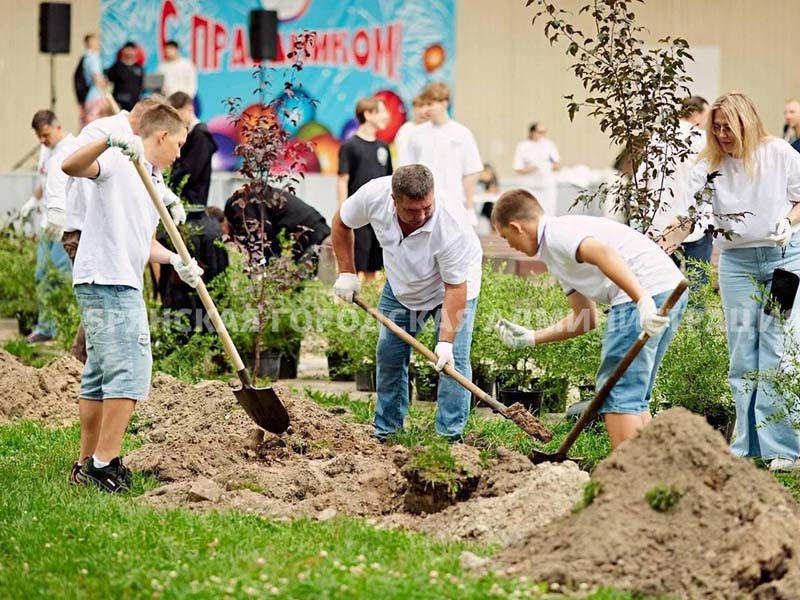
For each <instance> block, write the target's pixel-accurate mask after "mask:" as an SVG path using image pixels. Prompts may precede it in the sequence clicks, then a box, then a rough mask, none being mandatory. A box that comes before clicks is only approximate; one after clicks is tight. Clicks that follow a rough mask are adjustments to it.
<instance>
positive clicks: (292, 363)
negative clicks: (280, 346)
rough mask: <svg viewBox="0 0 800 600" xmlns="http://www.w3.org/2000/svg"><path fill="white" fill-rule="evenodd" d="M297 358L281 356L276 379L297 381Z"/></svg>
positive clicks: (287, 355)
mask: <svg viewBox="0 0 800 600" xmlns="http://www.w3.org/2000/svg"><path fill="white" fill-rule="evenodd" d="M297 363H298V360H297V357H296V356H292V355H291V354H281V361H280V368H279V369H278V379H297Z"/></svg>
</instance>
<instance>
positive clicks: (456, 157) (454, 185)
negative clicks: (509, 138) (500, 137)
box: [400, 119, 483, 214]
mask: <svg viewBox="0 0 800 600" xmlns="http://www.w3.org/2000/svg"><path fill="white" fill-rule="evenodd" d="M400 164H401V165H406V164H409V165H412V164H423V165H425V166H426V167H428V168H429V169H430V170H431V172H432V173H433V181H434V185H435V189H436V192H435V193H436V197H437V198H441V199H442V200H443V201H444V202H445V204H446V205H447V206H448V207H450V208H451V209H459V210H463V207H464V201H465V200H466V198H465V196H464V182H463V177H464V176H465V175H472V174H473V173H479V172H480V171H482V170H483V162H482V161H481V155H480V153H479V152H478V144H476V143H475V138H474V137H473V136H472V133H471V132H470V130H469V129H467V128H466V127H464V126H463V125H462V124H461V123H457V122H456V121H453V120H452V119H450V120H448V121H447V123H444V124H443V125H434V124H433V123H431V122H430V121H428V122H427V123H422V124H421V125H418V126H417V127H415V128H414V130H413V131H412V132H411V136H410V137H409V140H408V156H407V162H402V161H401V162H400ZM454 214H458V213H454Z"/></svg>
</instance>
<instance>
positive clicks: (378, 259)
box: [354, 225, 383, 272]
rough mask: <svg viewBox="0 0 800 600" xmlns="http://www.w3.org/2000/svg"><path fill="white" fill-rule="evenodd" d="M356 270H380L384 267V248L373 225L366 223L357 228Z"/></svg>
mask: <svg viewBox="0 0 800 600" xmlns="http://www.w3.org/2000/svg"><path fill="white" fill-rule="evenodd" d="M354 233H355V237H356V247H355V259H356V271H358V272H361V271H380V270H381V269H383V249H382V248H381V244H380V242H378V238H377V237H375V231H374V230H373V229H372V225H365V226H364V227H359V228H358V229H356V230H355V232H354Z"/></svg>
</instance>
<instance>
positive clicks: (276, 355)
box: [247, 352, 283, 381]
mask: <svg viewBox="0 0 800 600" xmlns="http://www.w3.org/2000/svg"><path fill="white" fill-rule="evenodd" d="M282 356H283V355H282V354H281V353H280V352H262V353H261V357H260V360H259V365H258V371H256V370H255V362H256V359H255V357H254V356H251V357H250V358H248V359H247V368H248V370H249V371H250V372H251V373H252V374H253V377H269V378H270V379H271V380H273V381H276V380H278V379H280V375H281V357H282Z"/></svg>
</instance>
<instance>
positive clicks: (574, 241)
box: [492, 189, 687, 448]
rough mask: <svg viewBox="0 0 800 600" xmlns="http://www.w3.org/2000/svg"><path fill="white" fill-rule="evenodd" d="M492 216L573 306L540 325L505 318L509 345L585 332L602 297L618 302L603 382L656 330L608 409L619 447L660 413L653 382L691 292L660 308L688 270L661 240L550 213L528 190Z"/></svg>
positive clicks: (609, 326)
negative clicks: (664, 311) (663, 311)
mask: <svg viewBox="0 0 800 600" xmlns="http://www.w3.org/2000/svg"><path fill="white" fill-rule="evenodd" d="M492 221H493V223H494V226H495V228H496V229H497V232H498V233H499V234H500V235H501V236H502V237H503V238H505V239H506V240H507V241H508V243H509V245H510V246H511V247H512V248H514V249H515V250H519V251H521V252H523V253H525V254H527V255H528V256H533V257H535V258H537V259H538V260H540V261H541V262H542V263H544V264H545V266H546V267H547V270H548V271H549V272H550V274H551V275H552V276H553V277H555V278H556V279H557V280H558V281H559V282H560V283H561V285H562V286H563V288H564V291H565V292H566V294H567V298H568V300H569V303H570V305H571V306H572V313H571V314H569V315H567V316H566V317H564V318H563V319H562V320H561V321H559V322H557V323H554V324H552V325H550V326H548V327H545V328H543V329H538V330H536V331H533V330H531V329H527V328H525V327H523V326H521V325H516V324H514V323H511V322H509V321H506V320H505V319H501V320H500V321H499V322H498V323H497V327H496V329H497V332H498V334H499V335H500V338H501V339H502V340H503V342H504V343H505V344H506V345H508V346H509V347H511V348H517V349H518V348H525V347H532V346H534V345H536V344H546V343H548V342H556V341H561V340H565V339H569V338H571V337H575V336H578V335H581V334H583V333H586V332H587V331H590V330H592V329H594V328H595V327H596V326H597V307H596V305H595V303H596V302H602V303H603V304H610V305H611V310H610V311H609V313H608V318H607V320H606V330H605V334H604V336H603V350H602V362H601V365H600V370H599V372H598V374H597V388H598V389H600V387H602V386H603V384H604V383H605V381H606V380H607V379H608V378H609V377H610V376H611V374H612V373H613V372H614V369H615V368H616V367H617V366H618V365H619V364H620V362H621V360H622V358H623V356H624V355H625V353H626V352H627V351H628V350H629V349H630V347H631V346H632V345H633V343H634V342H635V341H636V340H637V338H638V337H639V335H640V334H641V332H642V331H645V332H646V333H647V334H648V335H650V336H651V339H650V340H649V341H648V342H647V344H646V345H645V347H644V348H643V349H642V350H641V352H640V353H639V355H638V357H637V358H636V359H635V360H634V361H633V363H631V365H630V366H629V367H628V369H627V370H626V371H625V373H624V374H623V375H622V377H621V378H620V379H619V381H618V382H617V383H616V384H615V385H614V387H613V388H612V389H611V391H610V393H609V395H608V398H607V399H606V401H605V402H604V403H603V406H602V408H601V409H600V412H601V413H602V414H603V415H604V418H605V422H606V428H607V429H608V435H609V437H610V438H611V447H612V448H617V447H618V446H619V445H620V444H621V443H622V442H624V441H625V440H627V439H630V438H632V437H634V436H636V435H637V434H638V432H639V430H641V429H642V428H643V427H645V426H647V425H648V424H649V423H650V421H651V420H652V417H651V415H650V395H651V393H652V391H653V384H654V383H655V379H656V374H657V373H658V367H659V365H660V364H661V359H662V358H663V357H664V353H665V352H666V350H667V346H668V345H669V342H670V340H671V339H672V336H673V335H674V333H675V331H676V330H677V328H678V323H679V321H680V319H681V316H682V315H683V311H684V310H685V308H686V299H687V294H686V293H684V294H683V295H682V296H681V298H680V300H679V301H678V302H677V303H676V304H675V306H674V307H673V309H672V312H671V313H670V315H669V316H667V317H664V316H661V315H659V314H658V308H657V307H658V306H661V305H662V304H663V303H664V302H665V301H666V300H667V298H668V297H669V296H670V294H671V292H672V291H673V290H674V289H675V287H676V286H677V285H678V283H679V282H680V281H681V279H682V278H683V277H682V275H681V272H680V271H679V270H678V268H677V267H676V266H675V264H674V263H673V262H672V260H671V259H670V258H669V257H668V256H667V255H666V254H665V253H664V251H663V250H661V248H659V247H658V246H657V245H656V243H655V242H653V241H652V240H651V239H649V238H648V237H646V236H645V235H643V234H641V233H639V232H638V231H635V230H633V229H631V228H630V227H628V226H627V225H623V224H622V223H617V222H615V221H611V220H610V219H605V218H603V217H589V216H584V215H570V216H565V217H546V216H545V214H544V212H543V211H542V207H541V206H540V204H539V203H538V202H537V200H536V199H535V198H534V197H533V196H532V195H531V194H530V192H528V191H527V190H522V189H517V190H510V191H508V192H506V193H505V194H503V195H502V196H501V197H500V199H499V200H498V201H497V203H496V204H495V207H494V210H493V211H492ZM521 300H522V299H520V301H521Z"/></svg>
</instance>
